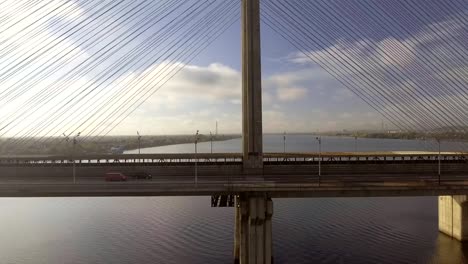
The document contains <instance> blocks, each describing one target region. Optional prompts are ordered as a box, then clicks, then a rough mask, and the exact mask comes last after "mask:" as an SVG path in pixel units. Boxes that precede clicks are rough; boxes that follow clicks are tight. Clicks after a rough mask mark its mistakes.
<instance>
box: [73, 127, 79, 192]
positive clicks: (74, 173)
mask: <svg viewBox="0 0 468 264" xmlns="http://www.w3.org/2000/svg"><path fill="white" fill-rule="evenodd" d="M80 134H81V132H78V134H76V136H74V137H73V152H72V159H73V183H76V165H75V147H76V144H77V143H78V141H77V138H78V137H79V136H80Z"/></svg>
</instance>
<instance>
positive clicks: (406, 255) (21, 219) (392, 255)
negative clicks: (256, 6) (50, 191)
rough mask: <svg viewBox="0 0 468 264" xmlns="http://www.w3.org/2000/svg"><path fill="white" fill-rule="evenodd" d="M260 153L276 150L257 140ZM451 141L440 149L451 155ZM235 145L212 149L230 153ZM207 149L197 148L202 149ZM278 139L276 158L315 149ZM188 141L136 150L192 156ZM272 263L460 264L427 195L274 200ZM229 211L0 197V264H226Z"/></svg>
mask: <svg viewBox="0 0 468 264" xmlns="http://www.w3.org/2000/svg"><path fill="white" fill-rule="evenodd" d="M264 142H265V151H283V146H284V145H283V136H282V135H267V136H265V138H264ZM434 147H436V146H435V145H434V144H433V143H431V142H424V141H417V140H382V139H358V140H357V141H355V139H354V138H341V137H323V138H322V151H354V150H356V149H357V150H358V151H375V150H389V151H390V150H429V149H430V148H432V149H434ZM458 147H459V146H457V145H456V144H445V143H444V144H443V145H442V148H443V149H447V150H453V149H455V148H458ZM240 148H241V141H240V139H233V140H228V141H223V142H214V144H213V150H214V152H238V151H240ZM210 149H211V145H210V143H209V142H205V143H199V145H198V150H199V151H200V152H209V151H210ZM317 149H318V145H317V141H316V140H315V138H314V137H313V136H305V135H288V136H287V138H286V151H316V150H317ZM193 150H194V145H193V144H183V145H173V146H165V147H158V148H148V149H143V150H142V152H143V153H164V152H166V153H167V152H172V153H174V152H193ZM273 202H274V216H273V237H274V257H275V263H304V264H305V263H356V264H358V263H359V264H360V263H392V264H393V263H468V261H467V260H466V258H467V256H468V247H467V246H463V245H462V244H461V243H459V242H457V241H455V240H452V239H450V238H448V237H446V236H445V235H442V234H440V233H439V232H438V228H437V197H412V198H407V197H397V198H323V199H322V198H309V199H291V198H289V199H274V201H273ZM233 218H234V211H233V209H232V208H211V207H210V197H138V198H128V197H113V198H2V199H0V263H1V264H3V263H14V264H16V263H31V264H38V263H40V264H42V263H43V264H63V263H83V264H84V263H116V264H123V263H181V264H184V263H187V264H190V263H200V264H201V263H209V264H210V263H213V264H215V263H226V264H230V263H232V257H231V256H232V247H233V225H234V221H233V220H234V219H233Z"/></svg>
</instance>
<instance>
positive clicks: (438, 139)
mask: <svg viewBox="0 0 468 264" xmlns="http://www.w3.org/2000/svg"><path fill="white" fill-rule="evenodd" d="M436 140H437V143H439V156H438V160H439V162H438V163H439V165H438V167H439V169H438V176H439V185H440V138H437V139H436Z"/></svg>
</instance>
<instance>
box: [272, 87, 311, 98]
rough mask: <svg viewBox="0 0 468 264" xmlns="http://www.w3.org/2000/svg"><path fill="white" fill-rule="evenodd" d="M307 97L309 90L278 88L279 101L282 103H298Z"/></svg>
mask: <svg viewBox="0 0 468 264" xmlns="http://www.w3.org/2000/svg"><path fill="white" fill-rule="evenodd" d="M306 95H307V90H306V89H304V88H301V87H280V88H278V99H279V100H280V101H297V100H300V99H303V98H304V97H305V96H306Z"/></svg>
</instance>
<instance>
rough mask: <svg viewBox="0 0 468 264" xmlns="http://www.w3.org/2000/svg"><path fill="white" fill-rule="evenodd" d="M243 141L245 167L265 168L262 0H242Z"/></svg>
mask: <svg viewBox="0 0 468 264" xmlns="http://www.w3.org/2000/svg"><path fill="white" fill-rule="evenodd" d="M242 141H243V153H244V168H246V169H261V168H263V148H262V146H263V142H262V76H261V59H260V0H242Z"/></svg>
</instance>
